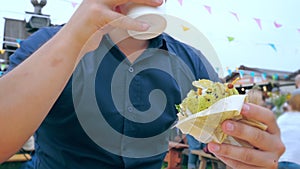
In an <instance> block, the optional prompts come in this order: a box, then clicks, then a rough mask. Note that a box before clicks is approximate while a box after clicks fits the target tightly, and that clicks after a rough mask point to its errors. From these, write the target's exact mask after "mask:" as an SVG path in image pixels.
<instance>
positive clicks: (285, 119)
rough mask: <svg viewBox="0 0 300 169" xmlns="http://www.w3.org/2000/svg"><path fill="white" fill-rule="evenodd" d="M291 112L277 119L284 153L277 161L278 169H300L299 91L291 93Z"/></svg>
mask: <svg viewBox="0 0 300 169" xmlns="http://www.w3.org/2000/svg"><path fill="white" fill-rule="evenodd" d="M288 102H289V105H290V108H291V110H290V111H287V112H285V113H284V114H283V115H281V116H279V117H278V119H277V122H278V125H279V128H280V130H281V139H282V141H283V143H284V145H285V147H286V151H285V152H284V154H283V155H282V156H281V157H280V159H279V165H278V169H299V168H300V158H299V157H300V146H299V140H300V123H299V121H300V89H296V90H295V91H293V92H292V96H291V98H290V100H289V101H288Z"/></svg>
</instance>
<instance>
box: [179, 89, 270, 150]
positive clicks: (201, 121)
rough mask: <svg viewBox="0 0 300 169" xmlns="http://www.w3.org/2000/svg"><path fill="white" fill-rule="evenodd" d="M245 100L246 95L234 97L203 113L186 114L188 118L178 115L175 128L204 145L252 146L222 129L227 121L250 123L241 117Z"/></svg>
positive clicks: (212, 106) (220, 101) (214, 105)
mask: <svg viewBox="0 0 300 169" xmlns="http://www.w3.org/2000/svg"><path fill="white" fill-rule="evenodd" d="M245 99H246V95H232V96H229V97H226V98H223V99H221V100H219V101H217V102H216V103H214V104H213V105H211V106H210V107H209V108H207V109H205V110H203V111H201V112H198V113H195V114H191V113H189V112H186V113H185V114H191V115H188V116H186V115H183V114H182V113H178V117H179V121H178V123H177V124H176V125H175V126H176V127H177V128H179V129H180V130H181V131H182V132H183V133H184V134H190V135H192V136H194V137H195V139H197V140H198V141H200V142H202V143H208V142H211V141H213V142H217V143H223V142H225V143H229V144H233V145H239V146H250V145H249V144H248V143H246V142H243V141H241V140H238V139H235V138H232V137H229V136H227V135H226V134H225V133H223V131H222V128H221V124H222V122H223V121H224V120H227V119H233V120H244V121H248V120H247V119H243V117H242V115H240V112H241V110H242V106H243V104H244V101H245ZM245 123H247V124H250V125H252V124H251V123H253V124H254V125H253V126H255V127H258V128H261V129H266V126H264V125H263V124H261V123H259V122H256V121H250V122H249V123H248V122H245ZM256 125H258V126H256ZM250 147H251V146H250Z"/></svg>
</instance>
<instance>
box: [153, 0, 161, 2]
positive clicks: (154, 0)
mask: <svg viewBox="0 0 300 169" xmlns="http://www.w3.org/2000/svg"><path fill="white" fill-rule="evenodd" d="M153 2H154V3H161V2H162V0H153Z"/></svg>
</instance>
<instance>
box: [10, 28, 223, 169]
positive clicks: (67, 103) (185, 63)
mask: <svg viewBox="0 0 300 169" xmlns="http://www.w3.org/2000/svg"><path fill="white" fill-rule="evenodd" d="M60 28H61V27H52V28H43V29H40V30H39V31H38V32H37V33H35V34H33V35H32V36H31V37H29V38H28V39H27V40H25V41H23V42H22V43H21V47H20V48H19V49H18V50H17V51H16V52H15V53H14V54H13V55H12V56H11V57H10V67H9V70H11V69H13V68H14V67H15V66H17V65H18V64H20V63H21V62H22V61H23V60H25V59H26V58H27V57H29V55H30V54H31V53H33V52H34V51H35V50H37V49H38V48H39V47H40V46H41V45H42V44H43V43H45V42H46V41H47V40H48V39H50V38H51V37H52V36H53V35H54V34H55V33H56V32H57V31H59V29H60ZM58 54H59V55H63V53H58ZM201 78H206V79H211V80H214V81H218V80H219V79H218V76H217V74H216V73H215V72H214V70H213V68H212V66H211V65H210V64H209V63H208V61H207V60H206V59H205V57H204V56H203V55H202V54H201V53H200V52H199V51H198V50H196V49H194V48H192V47H190V46H188V45H186V44H183V43H179V42H178V41H177V40H175V39H173V38H171V37H170V36H169V35H167V34H162V35H160V36H159V37H157V38H155V39H152V40H151V41H150V44H149V47H148V49H147V50H145V51H144V52H143V53H142V54H141V56H139V57H138V58H137V59H136V60H135V62H134V63H131V62H129V61H128V60H127V59H126V56H125V55H124V54H123V53H122V52H121V51H120V50H119V49H118V47H117V46H116V45H115V44H114V43H113V42H112V41H111V39H110V37H109V36H108V35H107V36H104V37H103V39H102V41H101V43H100V45H99V47H98V49H96V50H95V51H93V52H90V53H88V54H87V55H86V56H84V57H83V59H82V60H81V62H80V63H79V64H78V66H77V67H76V69H75V71H74V73H73V75H72V77H71V79H70V80H69V82H68V83H67V85H66V87H65V89H64V90H63V92H62V93H61V95H60V97H59V98H58V100H57V101H56V103H55V105H54V106H53V108H52V109H51V111H50V112H49V114H48V115H47V117H46V118H45V120H44V121H43V123H42V124H41V126H40V127H39V129H38V130H37V132H36V134H35V138H36V143H37V145H36V155H37V160H36V163H35V165H36V167H37V168H42V169H44V168H45V169H53V168H56V169H60V168H61V169H66V168H72V169H73V168H76V169H80V168H104V169H116V168H118V169H121V168H126V169H130V168H132V169H133V168H134V169H156V168H158V169H159V168H161V165H162V161H163V159H164V157H165V154H166V151H167V147H168V133H169V129H170V127H172V125H173V124H174V122H175V121H176V119H177V116H176V114H177V112H176V109H175V104H179V103H180V102H181V100H182V99H183V98H184V97H185V96H186V94H187V92H188V91H189V90H190V89H191V88H192V86H191V82H192V81H193V80H195V79H201Z"/></svg>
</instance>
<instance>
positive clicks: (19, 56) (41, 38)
mask: <svg viewBox="0 0 300 169" xmlns="http://www.w3.org/2000/svg"><path fill="white" fill-rule="evenodd" d="M58 30H59V27H46V28H41V29H39V30H38V31H37V32H35V33H33V34H32V35H31V36H29V37H28V38H27V39H25V40H23V41H21V43H20V48H18V49H17V50H16V51H15V52H14V53H13V54H12V55H11V56H10V57H9V67H8V69H7V71H6V72H5V73H8V72H9V71H11V70H13V69H14V68H15V67H17V66H18V65H19V64H20V63H22V62H23V61H24V60H25V59H26V58H28V57H29V56H30V55H31V54H32V53H34V52H35V51H36V50H37V49H38V48H40V47H41V46H42V45H43V44H44V43H45V42H47V41H48V40H49V39H50V38H51V37H52V36H53V35H54V34H55V33H57V32H58Z"/></svg>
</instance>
